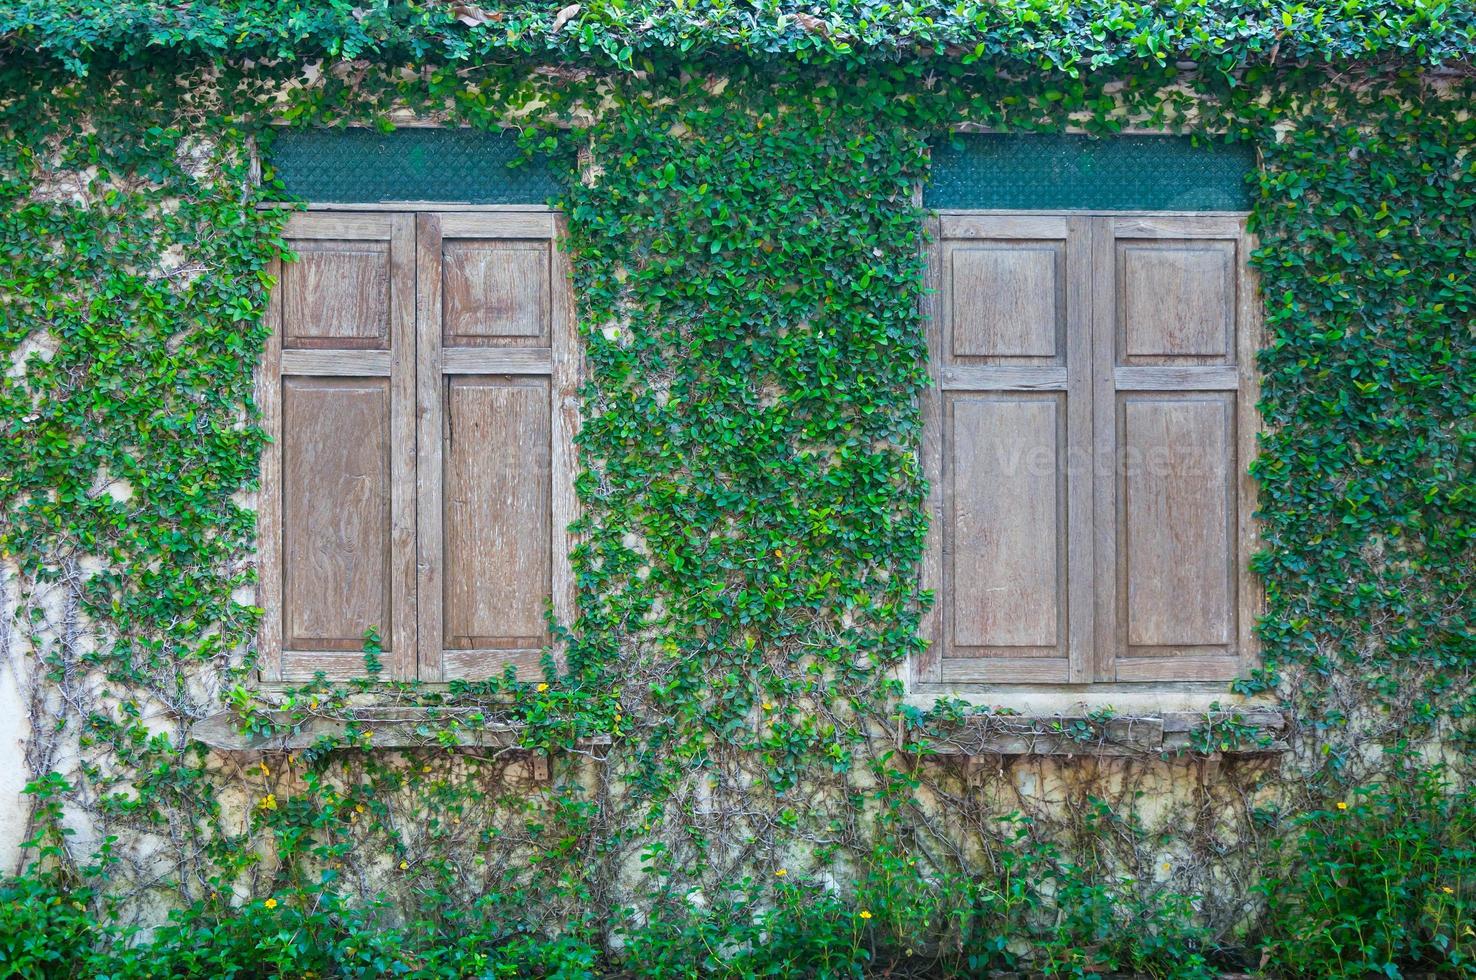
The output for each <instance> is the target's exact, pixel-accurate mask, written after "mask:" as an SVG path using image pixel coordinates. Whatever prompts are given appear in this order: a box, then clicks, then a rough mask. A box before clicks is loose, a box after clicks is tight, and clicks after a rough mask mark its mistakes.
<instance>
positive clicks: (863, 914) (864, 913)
mask: <svg viewBox="0 0 1476 980" xmlns="http://www.w3.org/2000/svg"><path fill="white" fill-rule="evenodd" d="M861 918H863V919H869V918H871V913H870V912H868V911H866V910H865V909H862V910H861Z"/></svg>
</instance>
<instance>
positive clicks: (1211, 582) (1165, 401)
mask: <svg viewBox="0 0 1476 980" xmlns="http://www.w3.org/2000/svg"><path fill="white" fill-rule="evenodd" d="M1233 409H1234V406H1233V404H1232V403H1231V402H1229V401H1228V400H1226V399H1225V398H1224V397H1222V396H1218V395H1208V396H1180V397H1168V396H1139V397H1130V398H1128V399H1127V400H1126V401H1125V403H1124V404H1123V407H1122V422H1121V424H1122V435H1121V443H1120V445H1121V449H1122V452H1123V457H1124V459H1123V475H1122V483H1121V494H1122V505H1121V534H1120V538H1119V540H1120V543H1121V547H1122V550H1123V552H1124V553H1125V554H1124V555H1123V556H1122V559H1123V560H1121V561H1120V570H1121V571H1120V575H1121V578H1120V586H1119V588H1121V589H1122V590H1123V592H1124V604H1123V608H1122V615H1123V616H1124V618H1125V624H1124V625H1125V628H1126V644H1127V647H1128V649H1129V651H1130V652H1131V653H1133V654H1134V655H1143V654H1144V653H1147V652H1148V651H1140V650H1138V649H1136V648H1141V647H1176V646H1216V645H1229V644H1231V642H1232V625H1233V619H1234V611H1233V591H1232V581H1233V575H1234V555H1233V552H1232V549H1231V529H1232V528H1233V526H1234V521H1235V514H1234V509H1233V493H1234V486H1233V482H1232V480H1231V478H1230V466H1231V465H1232V462H1233V459H1234V451H1233V438H1232V437H1233V425H1234V418H1233Z"/></svg>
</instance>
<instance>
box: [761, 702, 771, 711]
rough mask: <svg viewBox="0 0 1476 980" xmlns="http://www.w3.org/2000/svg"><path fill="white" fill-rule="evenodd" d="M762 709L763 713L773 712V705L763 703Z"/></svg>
mask: <svg viewBox="0 0 1476 980" xmlns="http://www.w3.org/2000/svg"><path fill="white" fill-rule="evenodd" d="M763 709H764V710H765V711H773V710H774V703H773V702H772V701H765V702H764V703H763Z"/></svg>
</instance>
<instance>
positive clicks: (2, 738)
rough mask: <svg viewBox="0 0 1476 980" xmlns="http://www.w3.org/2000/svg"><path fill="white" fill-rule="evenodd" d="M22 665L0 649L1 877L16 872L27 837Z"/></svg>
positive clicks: (16, 656) (14, 655)
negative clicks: (22, 844) (21, 844)
mask: <svg viewBox="0 0 1476 980" xmlns="http://www.w3.org/2000/svg"><path fill="white" fill-rule="evenodd" d="M5 639H7V640H8V639H9V638H8V637H5ZM7 646H8V644H7ZM24 663H25V661H24V660H23V659H21V657H20V656H19V655H18V654H17V653H16V652H15V651H12V650H9V649H0V874H3V873H7V872H10V871H13V870H16V862H17V861H18V860H19V859H20V842H21V841H22V840H24V839H25V834H26V813H27V810H28V808H27V807H25V806H24V805H22V800H21V790H23V789H24V788H25V785H26V752H25V739H26V735H27V734H28V731H29V727H30V726H29V725H28V724H27V721H26V712H25V710H24V707H23V703H24V702H23V701H22V698H21V690H22V677H21V670H22V669H23V665H24Z"/></svg>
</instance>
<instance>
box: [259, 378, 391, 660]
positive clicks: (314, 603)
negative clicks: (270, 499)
mask: <svg viewBox="0 0 1476 980" xmlns="http://www.w3.org/2000/svg"><path fill="white" fill-rule="evenodd" d="M282 388H283V393H282V430H283V452H282V459H283V467H282V472H283V476H282V500H283V567H284V569H285V573H286V574H285V577H284V587H283V595H282V608H283V620H284V624H285V630H284V633H285V635H284V638H283V642H284V645H285V646H286V647H289V648H292V649H296V650H361V649H362V648H363V635H364V631H365V630H366V629H368V628H369V627H371V626H374V627H377V628H379V629H381V630H383V631H385V637H386V643H387V644H388V643H389V636H390V634H389V632H388V631H389V629H390V628H391V627H392V625H393V623H392V620H391V605H390V584H391V574H390V534H389V529H390V455H389V439H390V419H389V414H390V392H389V384H388V383H387V382H386V381H383V380H379V379H364V380H352V379H322V378H289V379H287V380H286V381H285V382H284V383H283V385H282Z"/></svg>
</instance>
